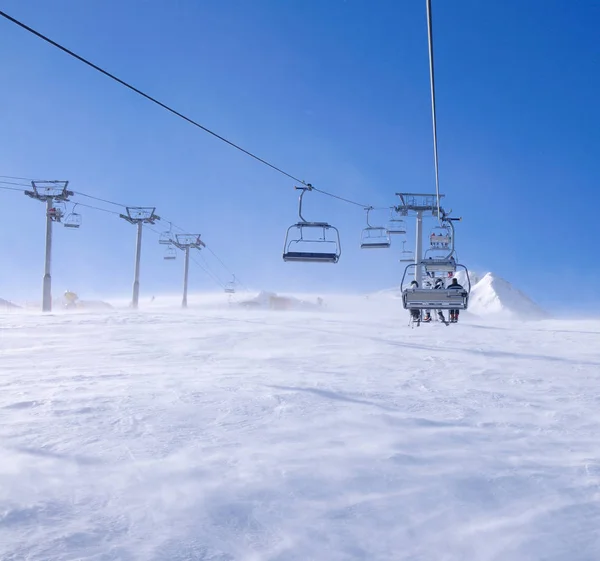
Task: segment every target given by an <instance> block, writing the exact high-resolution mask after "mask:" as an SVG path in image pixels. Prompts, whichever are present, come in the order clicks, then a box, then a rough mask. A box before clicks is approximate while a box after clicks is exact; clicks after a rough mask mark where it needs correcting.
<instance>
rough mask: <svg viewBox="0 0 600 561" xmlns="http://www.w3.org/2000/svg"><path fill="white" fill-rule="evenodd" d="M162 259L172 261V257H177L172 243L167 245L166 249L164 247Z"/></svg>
mask: <svg viewBox="0 0 600 561" xmlns="http://www.w3.org/2000/svg"><path fill="white" fill-rule="evenodd" d="M164 259H165V260H166V261H173V260H174V259H177V251H176V250H175V248H174V247H173V246H172V245H169V246H167V249H165V255H164Z"/></svg>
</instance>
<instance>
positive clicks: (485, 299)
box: [459, 273, 548, 319]
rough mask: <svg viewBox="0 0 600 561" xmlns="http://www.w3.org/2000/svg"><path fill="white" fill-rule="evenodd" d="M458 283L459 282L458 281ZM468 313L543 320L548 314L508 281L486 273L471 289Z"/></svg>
mask: <svg viewBox="0 0 600 561" xmlns="http://www.w3.org/2000/svg"><path fill="white" fill-rule="evenodd" d="M459 282H460V281H459ZM469 312H470V313H472V314H475V315H478V316H492V315H493V316H499V317H505V318H507V317H518V318H523V319H544V318H547V317H548V314H547V313H546V312H545V311H544V310H543V309H542V308H540V306H538V305H537V304H536V303H535V302H534V301H533V300H532V299H531V298H529V296H527V295H526V294H524V293H523V292H521V291H520V290H518V289H517V288H515V287H514V286H513V285H512V284H510V283H509V282H508V281H506V280H504V279H503V278H500V277H498V276H496V275H494V274H493V273H487V274H486V275H484V277H483V278H482V279H481V280H480V281H479V282H477V283H476V284H475V285H474V286H473V287H472V289H471V296H470V298H469Z"/></svg>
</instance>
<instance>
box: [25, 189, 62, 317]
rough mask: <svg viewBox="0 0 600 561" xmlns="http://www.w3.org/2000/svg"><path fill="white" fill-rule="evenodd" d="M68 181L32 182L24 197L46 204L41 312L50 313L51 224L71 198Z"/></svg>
mask: <svg viewBox="0 0 600 561" xmlns="http://www.w3.org/2000/svg"><path fill="white" fill-rule="evenodd" d="M68 185H69V182H68V181H32V182H31V187H32V190H31V191H25V195H27V196H28V197H31V198H32V199H36V200H38V201H41V202H44V203H46V256H45V261H44V282H43V290H42V311H44V312H51V311H52V223H53V222H61V221H62V219H63V217H64V215H65V211H66V205H65V202H66V201H68V200H69V197H71V196H73V191H69V190H68V189H67V186H68Z"/></svg>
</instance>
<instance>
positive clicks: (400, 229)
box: [387, 207, 406, 235]
mask: <svg viewBox="0 0 600 561" xmlns="http://www.w3.org/2000/svg"><path fill="white" fill-rule="evenodd" d="M387 233H388V234H390V235H399V234H406V222H405V221H404V219H403V218H400V214H398V212H397V211H396V209H395V208H394V207H392V208H390V221H389V224H388V227H387Z"/></svg>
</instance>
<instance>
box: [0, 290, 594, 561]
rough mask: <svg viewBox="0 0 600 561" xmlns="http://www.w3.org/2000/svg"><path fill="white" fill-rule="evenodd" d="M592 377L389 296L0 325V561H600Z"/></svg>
mask: <svg viewBox="0 0 600 561" xmlns="http://www.w3.org/2000/svg"><path fill="white" fill-rule="evenodd" d="M336 307H337V308H338V310H337V311H336V309H335V308H336ZM599 375H600V322H586V323H582V322H578V323H574V322H571V323H569V322H558V321H545V322H538V323H529V324H524V323H519V324H517V323H514V324H508V323H503V324H496V325H494V324H492V323H483V322H482V321H479V322H477V321H475V320H471V321H468V320H467V319H466V318H465V322H464V323H463V324H459V325H456V326H450V327H445V326H443V325H441V324H435V325H428V326H422V327H420V328H419V329H415V330H410V329H409V328H407V326H406V313H405V312H403V311H402V310H401V309H400V305H399V303H398V301H396V300H392V299H387V300H386V301H385V302H375V301H367V300H365V299H360V300H359V299H358V298H357V299H355V300H352V299H346V300H345V301H343V302H342V300H339V301H338V302H337V304H336V305H334V306H333V308H332V307H329V308H328V309H324V310H315V311H296V312H294V311H287V312H274V311H268V310H253V311H252V310H243V309H227V308H226V307H225V306H222V308H221V309H219V307H218V306H217V305H212V306H203V307H196V308H192V309H190V310H188V311H186V312H182V311H179V310H170V309H167V308H163V309H160V308H158V307H156V308H153V309H148V310H145V311H144V310H142V311H140V312H139V313H134V312H131V311H126V310H115V311H109V312H100V313H95V314H90V313H81V314H54V315H48V316H42V315H40V314H31V313H29V314H16V313H12V314H7V315H2V316H0V387H1V392H0V446H1V448H0V453H1V456H0V457H1V461H0V559H2V561H17V560H28V561H59V560H60V561H67V560H94V561H109V560H115V561H116V560H122V561H128V560H136V561H137V560H140V561H141V560H144V561H145V560H156V561H158V560H160V561H163V560H164V561H184V560H186V561H187V560H211V561H225V560H240V561H267V560H269V561H311V560H315V561H317V560H318V561H321V560H322V561H338V560H340V561H341V560H357V559H361V560H369V561H375V560H390V561H392V560H393V561H398V560H410V561H421V560H422V561H450V560H452V561H454V560H456V561H459V560H460V561H465V560H477V561H492V560H494V561H506V560H510V561H521V560H522V561H534V560H545V561H553V560H569V561H579V560H586V561H587V560H590V561H591V560H598V559H600V438H599V435H600V396H599V392H598V378H599Z"/></svg>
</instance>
